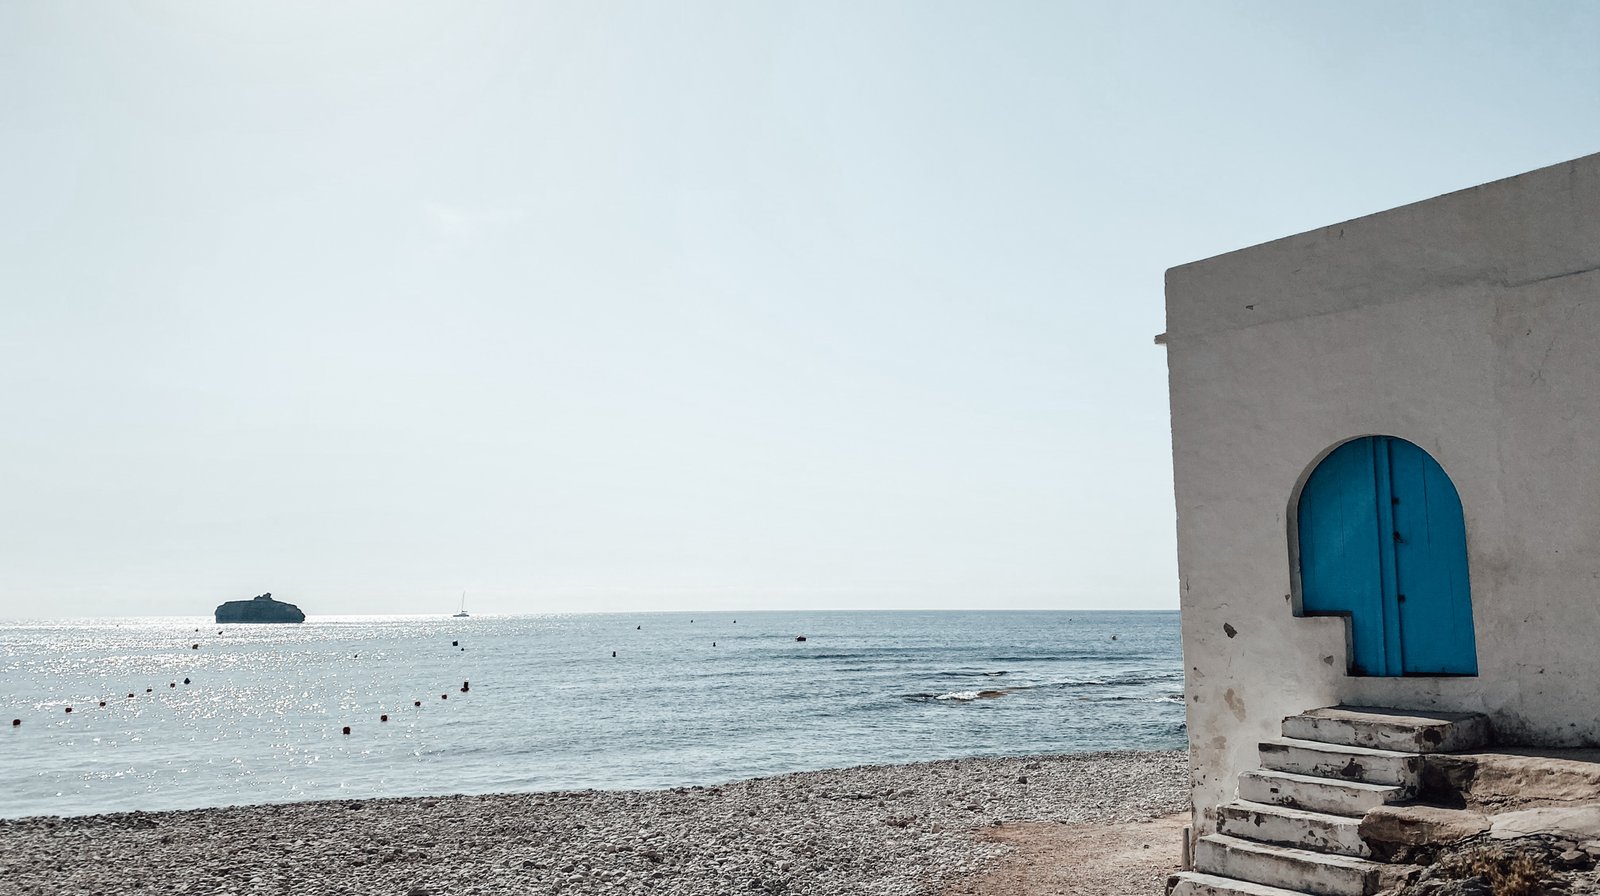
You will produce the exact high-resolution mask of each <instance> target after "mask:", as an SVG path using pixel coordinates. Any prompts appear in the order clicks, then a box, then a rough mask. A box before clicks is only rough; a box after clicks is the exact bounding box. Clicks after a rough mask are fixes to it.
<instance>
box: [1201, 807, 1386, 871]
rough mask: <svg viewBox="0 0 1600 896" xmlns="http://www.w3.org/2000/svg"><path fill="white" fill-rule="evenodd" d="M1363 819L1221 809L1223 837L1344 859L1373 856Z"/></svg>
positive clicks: (1278, 809) (1271, 809)
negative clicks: (1364, 835)
mask: <svg viewBox="0 0 1600 896" xmlns="http://www.w3.org/2000/svg"><path fill="white" fill-rule="evenodd" d="M1360 826H1361V819H1359V818H1350V817H1349V816H1345V815H1328V814H1325V813H1322V812H1307V811H1305V810H1303V809H1290V808H1288V807H1286V806H1267V805H1263V804H1261V803H1252V802H1247V801H1245V800H1235V801H1233V802H1231V803H1228V804H1226V805H1223V806H1218V807H1217V830H1218V832H1220V833H1223V834H1227V835H1229V836H1232V837H1239V838H1241V839H1244V840H1255V841H1257V842H1259V843H1276V844H1278V845H1280V846H1293V847H1295V848H1296V849H1312V850H1316V851H1317V852H1331V853H1337V854H1339V855H1342V856H1355V857H1357V858H1363V859H1364V858H1367V857H1369V856H1371V855H1372V853H1371V851H1369V850H1368V849H1367V844H1366V843H1365V842H1364V841H1362V839H1361V834H1360V833H1359V831H1358V830H1357V829H1358V828H1359V827H1360Z"/></svg>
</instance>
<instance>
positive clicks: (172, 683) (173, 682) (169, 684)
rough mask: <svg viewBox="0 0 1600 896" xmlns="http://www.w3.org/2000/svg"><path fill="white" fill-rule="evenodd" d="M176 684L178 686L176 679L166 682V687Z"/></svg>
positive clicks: (173, 686) (172, 686)
mask: <svg viewBox="0 0 1600 896" xmlns="http://www.w3.org/2000/svg"><path fill="white" fill-rule="evenodd" d="M177 686H178V683H177V682H176V681H169V682H167V687H169V688H175V687H177Z"/></svg>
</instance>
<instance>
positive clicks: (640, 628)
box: [633, 625, 644, 632]
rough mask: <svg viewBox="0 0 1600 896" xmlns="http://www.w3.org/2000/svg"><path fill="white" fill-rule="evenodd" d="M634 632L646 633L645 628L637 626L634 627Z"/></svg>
mask: <svg viewBox="0 0 1600 896" xmlns="http://www.w3.org/2000/svg"><path fill="white" fill-rule="evenodd" d="M633 630H634V631H636V632H642V631H644V626H642V625H636V626H634V627H633Z"/></svg>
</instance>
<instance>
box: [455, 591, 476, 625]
mask: <svg viewBox="0 0 1600 896" xmlns="http://www.w3.org/2000/svg"><path fill="white" fill-rule="evenodd" d="M471 615H472V614H471V613H468V612H467V592H465V591H463V592H461V612H459V613H457V614H456V615H454V616H452V617H450V618H452V619H465V618H467V617H468V616H471Z"/></svg>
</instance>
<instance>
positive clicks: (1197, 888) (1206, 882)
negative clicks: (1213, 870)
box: [1167, 871, 1305, 896]
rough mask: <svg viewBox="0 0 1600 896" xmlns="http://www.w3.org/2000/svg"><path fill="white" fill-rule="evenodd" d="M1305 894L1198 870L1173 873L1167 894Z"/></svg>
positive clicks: (1248, 895)
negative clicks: (1202, 872) (1203, 872)
mask: <svg viewBox="0 0 1600 896" xmlns="http://www.w3.org/2000/svg"><path fill="white" fill-rule="evenodd" d="M1235 894H1242V896H1305V894H1304V893H1303V892H1301V891H1299V890H1285V889H1283V888H1281V887H1269V886H1266V885H1265V884H1253V883H1251V882H1249V881H1247V880H1234V879H1233V878H1231V877H1218V876H1216V875H1215V874H1201V873H1200V872H1198V871H1180V872H1178V873H1177V874H1175V875H1173V877H1172V881H1171V884H1170V887H1169V888H1168V890H1167V896H1235Z"/></svg>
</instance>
